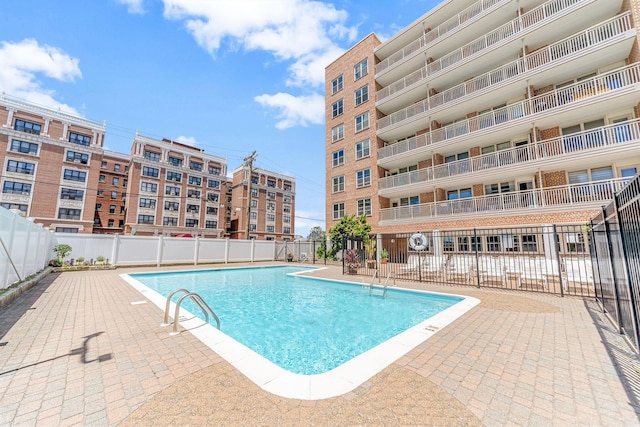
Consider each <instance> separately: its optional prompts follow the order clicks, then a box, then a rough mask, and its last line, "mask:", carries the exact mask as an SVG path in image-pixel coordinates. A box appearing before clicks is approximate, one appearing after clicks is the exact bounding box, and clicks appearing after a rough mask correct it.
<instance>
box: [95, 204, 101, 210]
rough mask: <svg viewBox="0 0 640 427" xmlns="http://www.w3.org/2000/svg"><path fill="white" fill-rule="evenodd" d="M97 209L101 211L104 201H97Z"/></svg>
mask: <svg viewBox="0 0 640 427" xmlns="http://www.w3.org/2000/svg"><path fill="white" fill-rule="evenodd" d="M96 210H97V211H101V210H102V203H96Z"/></svg>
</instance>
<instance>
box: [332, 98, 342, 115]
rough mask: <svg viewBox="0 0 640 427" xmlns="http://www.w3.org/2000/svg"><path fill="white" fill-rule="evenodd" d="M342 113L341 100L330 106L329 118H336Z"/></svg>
mask: <svg viewBox="0 0 640 427" xmlns="http://www.w3.org/2000/svg"><path fill="white" fill-rule="evenodd" d="M343 112H344V101H343V100H342V99H341V100H339V101H336V102H334V103H333V105H332V106H331V117H338V116H339V115H340V114H342V113H343Z"/></svg>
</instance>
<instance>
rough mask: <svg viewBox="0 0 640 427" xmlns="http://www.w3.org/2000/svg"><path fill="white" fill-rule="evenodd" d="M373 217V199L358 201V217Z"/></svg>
mask: <svg viewBox="0 0 640 427" xmlns="http://www.w3.org/2000/svg"><path fill="white" fill-rule="evenodd" d="M362 215H366V216H371V199H360V200H358V216H362Z"/></svg>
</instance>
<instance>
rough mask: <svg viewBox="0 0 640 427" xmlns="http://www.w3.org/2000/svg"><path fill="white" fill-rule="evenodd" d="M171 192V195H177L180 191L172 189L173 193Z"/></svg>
mask: <svg viewBox="0 0 640 427" xmlns="http://www.w3.org/2000/svg"><path fill="white" fill-rule="evenodd" d="M169 194H170V195H172V196H177V195H178V192H177V191H172V192H171V193H169Z"/></svg>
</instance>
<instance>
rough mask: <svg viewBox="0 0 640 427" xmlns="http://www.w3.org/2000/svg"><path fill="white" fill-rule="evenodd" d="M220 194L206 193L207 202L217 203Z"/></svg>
mask: <svg viewBox="0 0 640 427" xmlns="http://www.w3.org/2000/svg"><path fill="white" fill-rule="evenodd" d="M219 198H220V196H219V195H218V194H217V193H207V202H214V203H218V200H219Z"/></svg>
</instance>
